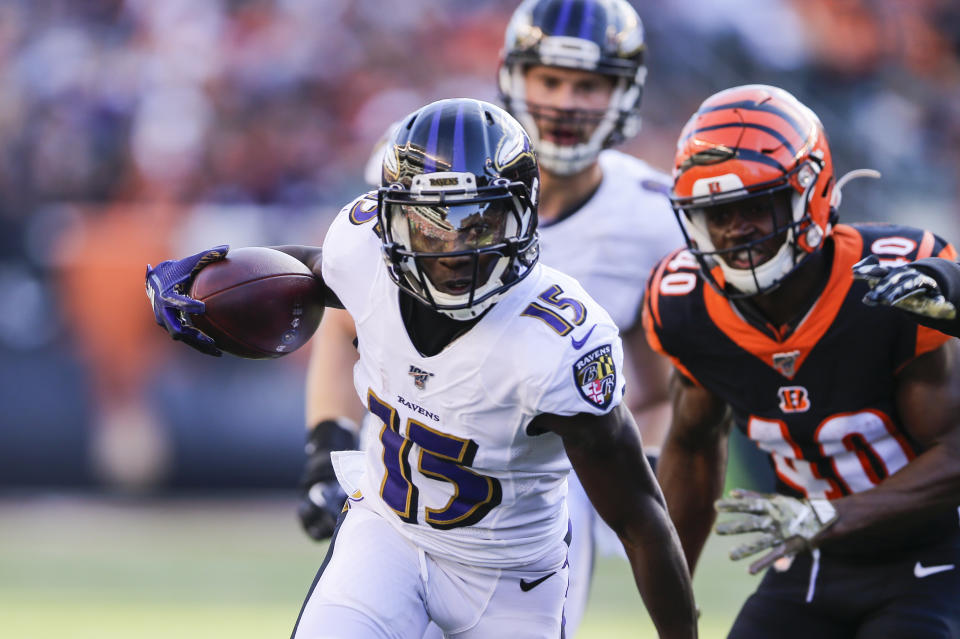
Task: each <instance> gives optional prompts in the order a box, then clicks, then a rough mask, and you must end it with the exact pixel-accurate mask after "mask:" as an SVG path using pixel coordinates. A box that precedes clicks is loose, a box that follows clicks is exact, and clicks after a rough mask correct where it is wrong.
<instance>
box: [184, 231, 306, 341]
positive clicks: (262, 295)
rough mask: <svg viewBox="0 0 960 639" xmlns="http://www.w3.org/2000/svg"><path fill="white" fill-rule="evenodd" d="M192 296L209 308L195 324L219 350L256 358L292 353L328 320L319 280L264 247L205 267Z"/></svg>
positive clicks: (233, 253) (236, 252) (232, 252)
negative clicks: (322, 321) (324, 313)
mask: <svg viewBox="0 0 960 639" xmlns="http://www.w3.org/2000/svg"><path fill="white" fill-rule="evenodd" d="M190 296H191V297H192V298H194V299H197V300H200V301H201V302H203V303H204V305H205V306H206V310H205V311H204V313H203V314H202V315H191V316H190V321H191V322H192V324H193V325H194V326H196V327H197V328H198V329H200V330H201V331H203V332H204V333H205V334H206V335H208V336H209V337H211V338H213V341H214V342H215V343H216V345H217V347H218V348H220V350H222V351H224V352H226V353H231V354H232V355H238V356H239V357H247V358H251V359H266V358H272V357H280V356H282V355H286V354H287V353H292V352H293V351H295V350H297V349H298V348H300V347H301V346H303V345H304V344H305V343H306V342H307V340H309V339H310V337H311V336H312V335H313V333H314V331H316V330H317V326H318V325H319V324H320V319H321V318H322V317H323V309H324V307H323V296H322V286H321V284H320V280H319V279H317V278H316V277H314V275H313V273H311V272H310V269H308V268H307V267H306V266H305V265H304V264H303V263H301V262H300V261H299V260H297V259H296V258H293V257H291V256H289V255H287V254H286V253H281V252H280V251H275V250H273V249H269V248H263V247H249V248H237V249H231V250H230V252H229V253H227V257H226V259H223V260H220V261H219V262H214V263H212V264H209V265H208V266H206V267H204V268H203V270H201V271H200V272H199V273H198V274H197V276H196V277H195V278H194V280H193V285H192V286H191V287H190Z"/></svg>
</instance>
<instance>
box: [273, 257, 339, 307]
mask: <svg viewBox="0 0 960 639" xmlns="http://www.w3.org/2000/svg"><path fill="white" fill-rule="evenodd" d="M270 248H272V249H273V250H275V251H280V252H281V253H286V254H287V255H289V256H291V257H295V258H296V259H298V260H300V261H301V262H303V263H304V264H305V265H306V266H307V268H309V269H310V270H311V271H313V274H314V275H315V276H316V277H317V279H319V280H320V282H321V283H323V273H322V272H321V271H320V265H321V262H322V261H323V249H322V248H320V247H319V246H301V245H296V244H287V245H284V246H271V247H270ZM323 305H324V306H326V307H328V308H330V307H332V308H343V304H342V303H341V302H340V300H339V299H338V298H337V295H336V293H334V292H333V291H331V290H330V289H329V288H327V285H326V284H324V285H323Z"/></svg>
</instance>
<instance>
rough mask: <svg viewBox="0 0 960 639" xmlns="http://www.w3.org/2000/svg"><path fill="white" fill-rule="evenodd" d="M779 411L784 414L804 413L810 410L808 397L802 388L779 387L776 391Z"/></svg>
mask: <svg viewBox="0 0 960 639" xmlns="http://www.w3.org/2000/svg"><path fill="white" fill-rule="evenodd" d="M777 396H778V397H779V398H780V410H782V411H783V412H784V413H805V412H807V411H808V410H810V395H809V393H807V389H806V388H804V387H803V386H781V387H780V389H779V390H778V391H777Z"/></svg>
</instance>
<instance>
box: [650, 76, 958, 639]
mask: <svg viewBox="0 0 960 639" xmlns="http://www.w3.org/2000/svg"><path fill="white" fill-rule="evenodd" d="M843 182H844V180H840V182H839V183H837V181H836V180H835V178H834V173H833V163H832V159H831V155H830V148H829V145H828V143H827V138H826V135H825V133H824V130H823V127H822V125H821V123H820V121H819V119H818V118H817V116H816V115H815V114H814V113H813V112H812V111H811V110H810V109H808V108H807V107H806V106H804V105H803V104H801V103H800V102H799V101H797V100H796V98H794V97H793V96H792V95H790V94H789V93H787V92H786V91H783V90H781V89H778V88H775V87H770V86H762V85H751V86H742V87H736V88H733V89H728V90H726V91H722V92H720V93H718V94H716V95H714V96H712V97H710V98H708V99H707V100H706V101H705V102H704V103H703V104H702V105H701V106H700V108H699V110H698V111H697V112H696V113H695V114H694V115H693V116H692V118H691V119H690V120H689V122H688V123H687V125H686V127H685V128H684V129H683V132H682V133H681V137H680V140H679V142H678V146H677V155H676V161H675V168H674V185H673V190H672V191H673V192H672V199H673V203H674V212H675V215H676V217H677V220H678V222H679V223H680V226H681V228H682V230H683V232H684V234H685V235H686V238H687V248H686V249H684V250H679V251H676V252H674V253H673V254H672V255H670V256H668V257H666V258H664V259H663V260H662V261H661V262H660V264H659V265H658V266H657V267H656V268H655V270H654V273H653V276H652V277H651V279H650V282H649V284H648V288H647V296H646V299H645V304H644V316H643V322H644V327H645V330H646V332H647V337H648V340H649V341H650V343H651V346H652V347H653V348H654V349H655V350H657V351H659V352H660V353H662V354H664V355H666V356H667V357H669V358H670V359H671V361H672V362H673V364H674V366H675V369H676V374H675V383H674V388H673V408H674V413H673V420H672V424H671V429H670V432H669V435H668V437H667V441H666V443H665V445H664V448H663V452H662V455H661V458H660V466H659V469H658V478H659V480H660V482H661V485H662V487H663V491H664V494H665V496H666V499H667V503H668V507H669V510H670V514H671V516H672V518H673V520H674V523H675V524H676V527H677V530H678V532H679V534H680V538H681V542H682V544H683V548H684V552H685V554H686V556H687V561H688V565H689V566H690V567H691V569H692V568H693V567H694V566H695V564H696V561H697V558H698V557H699V555H700V552H701V550H702V548H703V544H704V542H705V540H706V538H707V535H708V534H709V532H710V528H711V526H712V524H713V522H714V520H715V518H716V512H715V506H716V509H717V510H720V511H721V512H727V513H730V514H731V515H730V518H729V519H728V520H726V521H724V522H721V523H720V524H719V525H718V526H717V532H718V533H722V534H723V533H725V534H739V533H744V532H759V533H761V535H760V537H758V538H754V539H752V540H751V541H749V542H746V543H744V544H742V545H741V546H738V547H736V548H735V549H734V550H733V551H732V553H731V557H732V558H734V559H738V558H741V557H745V556H748V555H752V554H755V553H758V552H760V551H764V550H766V551H767V554H766V555H765V556H763V557H762V558H761V559H760V560H758V561H755V562H754V563H753V565H752V566H751V568H750V570H751V572H759V571H760V570H762V569H764V568H766V567H768V566H771V565H773V566H774V569H773V570H769V571H767V574H766V575H765V576H764V578H763V581H762V582H761V584H760V586H759V587H758V589H757V591H756V592H755V593H754V594H753V595H752V596H751V597H750V598H749V599H748V600H747V602H746V603H745V605H744V607H743V609H742V610H741V611H740V614H739V615H738V618H737V620H736V621H735V623H734V626H733V629H732V630H731V633H730V637H733V638H736V639H744V638H750V639H753V638H756V639H760V638H767V637H786V638H791V637H797V638H800V637H803V638H804V639H807V638H808V637H811V636H814V637H818V638H820V639H822V638H827V637H829V638H833V637H837V638H839V637H872V636H883V637H894V638H899V637H903V638H907V637H921V636H922V637H957V636H960V607H958V606H957V605H956V604H957V602H958V601H960V569H958V567H960V525H958V504H960V428H958V419H960V410H958V409H960V375H958V370H957V367H956V366H955V361H956V352H957V349H956V340H951V339H950V338H949V337H947V336H946V335H944V334H942V333H938V332H936V331H933V330H931V329H929V328H926V327H918V326H917V324H916V323H914V322H913V321H912V320H911V319H910V318H909V317H907V316H906V315H904V314H901V313H897V312H894V311H892V310H889V309H882V308H870V307H869V306H866V305H864V304H861V298H863V296H864V295H865V294H866V293H867V292H868V290H869V287H868V285H867V284H866V283H864V282H862V281H858V280H855V279H854V277H853V273H852V267H853V266H854V264H856V263H857V262H859V261H860V260H862V259H863V258H865V257H867V256H869V255H871V254H873V255H875V256H877V259H878V260H879V261H881V263H885V264H899V263H906V262H909V261H911V260H916V259H921V258H927V257H930V256H935V257H939V258H945V259H954V258H955V257H956V252H955V251H954V249H953V247H952V246H951V245H949V244H948V243H946V242H945V241H944V240H942V239H941V238H939V237H937V236H936V235H934V234H932V233H930V232H928V231H924V230H921V229H915V228H909V227H906V226H899V225H866V224H864V225H857V224H855V225H845V224H838V223H837V216H836V208H837V206H838V204H839V201H840V186H842V184H843ZM731 423H733V424H736V426H737V427H738V428H740V429H741V430H742V431H743V432H744V433H745V434H746V435H747V436H748V437H750V439H752V440H753V441H754V442H755V443H756V445H757V446H758V447H759V448H760V449H762V450H763V451H765V452H766V453H767V454H768V455H769V459H770V463H771V464H772V466H773V468H774V469H775V471H776V477H777V489H776V493H774V494H768V495H764V494H759V493H753V492H749V491H742V490H741V491H733V493H732V494H731V495H730V496H729V497H728V498H727V499H723V500H720V501H718V502H717V503H716V505H715V504H714V500H715V499H716V498H717V497H718V496H719V495H720V492H721V490H722V486H723V476H724V471H725V464H726V441H727V436H728V434H729V429H730V425H731Z"/></svg>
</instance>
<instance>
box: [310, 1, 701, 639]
mask: <svg viewBox="0 0 960 639" xmlns="http://www.w3.org/2000/svg"><path fill="white" fill-rule="evenodd" d="M645 55H646V45H645V42H644V33H643V25H642V23H641V21H640V18H639V17H638V16H637V14H636V12H635V11H634V9H633V8H632V7H631V6H630V4H629V3H628V2H626V1H625V0H528V1H526V2H523V3H522V4H521V5H520V6H519V7H518V8H517V9H516V11H515V12H514V14H513V17H512V18H511V20H510V22H509V24H508V26H507V29H506V36H505V41H504V49H503V53H502V60H501V66H500V74H499V88H500V93H501V99H502V100H503V103H504V106H505V107H506V110H507V111H509V112H510V113H512V114H513V115H514V116H515V117H516V118H517V119H518V120H519V121H520V123H521V124H522V125H523V126H524V128H525V130H526V131H527V133H528V135H529V136H530V137H531V139H532V142H533V146H534V150H535V151H536V154H537V159H538V161H539V163H540V172H541V179H542V185H541V189H540V202H539V207H538V218H539V221H538V228H539V233H540V241H541V259H542V261H543V262H544V263H545V264H547V265H549V266H553V267H555V268H557V269H559V270H561V271H563V272H564V273H566V274H568V275H572V276H573V277H574V278H576V279H577V280H578V281H579V282H580V284H581V285H582V286H583V287H584V288H585V289H586V291H587V292H588V293H589V294H590V296H591V297H593V298H594V299H595V300H597V301H598V302H599V303H600V305H601V306H602V307H603V308H604V309H605V310H606V311H607V312H608V313H609V314H610V315H611V317H612V319H613V321H614V323H615V324H616V325H617V326H618V327H619V329H620V331H621V334H622V336H623V343H624V346H625V353H624V360H625V361H624V367H625V371H626V372H625V376H626V378H627V379H628V380H629V389H628V392H627V393H626V395H625V401H626V403H627V405H628V406H629V408H630V410H631V411H632V412H633V414H634V417H635V418H636V421H637V423H638V425H639V427H640V431H641V434H642V436H643V442H644V449H645V450H646V451H647V454H648V457H650V458H651V460H652V459H653V458H652V457H651V455H653V454H655V453H656V451H657V450H658V449H659V446H660V443H661V441H662V438H663V432H664V431H665V429H666V426H667V424H668V422H669V403H668V390H667V381H668V379H669V365H668V363H667V362H665V361H664V360H663V359H662V358H660V357H659V356H657V355H656V354H655V353H654V352H653V351H652V350H651V349H650V347H649V346H648V345H647V343H646V339H645V338H644V336H643V331H642V328H641V326H640V322H639V317H640V306H641V299H642V297H643V290H644V286H645V284H646V275H647V273H649V272H650V270H651V268H652V267H653V265H654V264H655V263H656V261H657V260H658V259H659V258H660V257H662V256H663V255H665V254H667V253H668V252H669V251H670V250H672V249H673V248H675V247H677V246H679V245H681V244H682V241H683V238H682V236H681V234H680V233H679V231H678V230H677V228H676V225H675V224H674V222H673V217H672V214H671V211H670V207H669V200H668V198H667V195H666V193H667V191H668V189H669V177H668V176H666V175H664V174H662V173H660V172H658V171H656V170H654V169H652V168H651V167H650V166H648V165H647V164H646V163H644V162H642V161H641V160H638V159H636V158H634V157H631V156H629V155H626V154H624V153H620V152H618V151H614V150H612V149H608V148H607V147H610V146H613V145H616V144H617V143H619V142H622V141H623V140H625V139H628V138H630V137H631V136H633V135H635V134H636V133H637V131H638V130H639V127H640V115H639V108H640V98H641V95H642V92H643V86H644V81H645V78H646V67H645ZM375 157H376V158H377V161H372V162H371V166H376V167H377V170H376V180H378V181H379V161H378V160H379V157H380V156H379V155H378V154H376V153H375ZM368 173H369V172H368ZM368 180H369V177H368ZM589 324H591V323H590V322H588V326H587V328H588V329H589ZM355 337H356V328H355V327H354V322H353V319H352V318H350V317H349V315H348V314H347V313H345V312H343V311H330V312H328V313H327V314H326V316H325V317H324V321H323V324H322V326H321V328H320V331H319V333H318V335H317V337H316V338H315V339H314V352H315V355H314V356H313V357H312V358H311V361H310V372H309V375H308V380H307V427H308V429H309V431H308V441H309V443H308V447H307V450H308V453H309V455H308V457H309V459H308V465H307V469H306V472H305V473H304V481H303V488H304V493H305V495H304V499H303V501H302V503H301V506H300V510H299V513H300V516H301V520H302V521H303V524H304V527H305V529H306V530H307V532H308V533H309V534H310V535H311V536H313V537H314V538H317V539H324V538H326V537H329V535H330V533H331V532H332V530H333V526H334V522H335V521H336V515H337V513H338V512H339V510H340V506H341V504H342V500H343V497H342V495H339V494H338V492H339V491H338V485H337V484H336V482H335V481H334V477H333V469H332V466H331V465H330V463H329V461H328V459H327V458H328V456H329V451H330V450H337V449H341V448H350V447H352V445H353V443H352V442H353V439H354V437H355V432H356V430H357V424H359V423H360V422H361V421H362V420H363V419H364V416H363V415H364V410H363V408H364V407H363V406H362V405H361V404H360V403H359V402H357V401H356V398H355V395H354V392H353V389H352V387H350V385H349V384H347V383H345V382H344V379H345V378H344V376H343V374H342V371H344V370H348V369H349V367H351V366H352V365H353V362H354V361H356V358H357V351H356V349H355V348H354V346H353V344H352V341H353V339H354V338H355ZM367 419H369V418H367ZM569 484H570V492H569V495H568V504H569V508H570V517H571V522H572V526H573V530H572V543H571V550H570V570H571V580H570V591H569V593H568V596H567V603H566V606H565V616H566V632H567V636H568V637H572V636H574V633H575V631H576V629H577V627H578V625H579V623H580V620H581V618H582V616H583V611H584V607H585V605H586V602H587V597H588V593H589V587H590V578H591V573H592V570H593V555H594V552H595V551H594V548H595V546H596V541H595V540H596V539H597V538H598V537H599V538H600V539H601V540H602V543H601V547H602V549H603V550H604V551H611V550H612V551H616V550H617V549H618V548H619V543H618V542H617V540H616V537H615V536H614V535H613V534H612V533H611V532H610V530H609V528H608V527H607V526H606V525H605V524H603V522H602V520H601V518H600V517H598V516H597V514H596V511H595V510H594V508H593V507H592V506H591V504H590V501H589V499H588V498H587V496H586V494H585V493H584V490H583V487H582V486H581V485H580V483H579V481H578V480H577V478H576V476H574V475H571V476H570V479H569Z"/></svg>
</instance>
